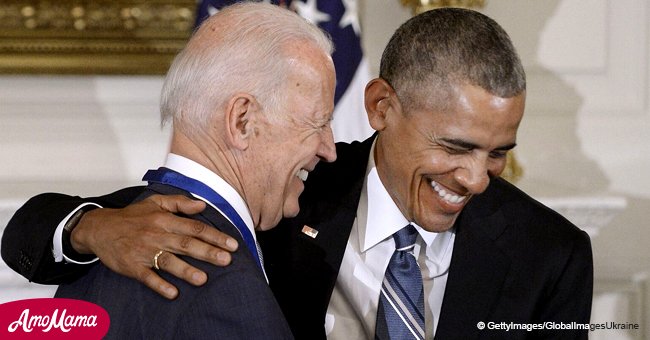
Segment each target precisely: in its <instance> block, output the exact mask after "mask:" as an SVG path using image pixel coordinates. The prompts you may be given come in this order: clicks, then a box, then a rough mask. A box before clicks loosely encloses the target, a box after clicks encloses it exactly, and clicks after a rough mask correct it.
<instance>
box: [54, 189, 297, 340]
mask: <svg viewBox="0 0 650 340" xmlns="http://www.w3.org/2000/svg"><path fill="white" fill-rule="evenodd" d="M152 194H181V195H187V196H189V194H188V193H187V192H185V191H182V190H179V189H176V188H173V187H169V186H166V185H160V184H152V185H150V186H149V187H147V189H146V190H145V192H144V193H143V195H141V197H140V198H141V199H143V198H145V197H147V196H149V195H152ZM192 218H195V219H197V220H200V221H202V222H204V223H207V224H210V225H212V226H214V227H215V228H218V229H220V230H221V231H223V232H225V233H227V234H229V235H230V236H232V237H234V238H236V239H237V240H238V241H239V242H240V244H242V245H244V242H243V241H242V238H241V236H240V235H239V232H238V231H237V229H236V228H235V226H233V225H232V224H231V223H230V222H228V220H227V219H226V218H224V217H223V215H221V214H220V213H219V212H218V211H216V210H215V209H214V208H212V207H211V206H208V207H207V208H206V209H205V210H204V211H203V212H201V213H200V214H198V215H195V216H192ZM184 259H185V260H186V261H189V262H190V263H191V264H192V265H194V266H196V267H198V268H200V269H202V270H204V271H205V272H206V273H207V274H208V278H209V279H208V282H207V283H206V285H205V286H203V287H194V286H192V285H190V284H188V283H186V282H184V281H182V280H179V279H176V278H174V277H172V276H171V275H168V274H166V273H165V272H160V274H161V275H162V276H163V277H164V278H165V279H166V280H169V281H170V282H171V283H172V284H174V285H176V287H178V289H179V297H178V298H177V299H175V300H173V301H169V300H167V299H165V298H163V297H161V296H159V295H158V294H156V293H154V292H153V291H151V290H149V289H148V288H146V287H145V286H143V285H142V284H140V283H138V282H137V281H134V280H132V279H130V278H126V277H123V276H121V275H118V274H115V273H113V272H112V271H111V270H110V269H108V268H107V267H105V266H104V265H102V264H101V263H100V262H96V263H95V264H94V265H92V268H91V269H90V270H89V271H88V273H87V274H86V275H84V276H83V277H82V278H80V279H79V280H76V281H73V282H72V283H68V284H63V285H61V286H59V289H58V290H57V292H56V294H55V297H64V298H73V299H81V300H86V301H90V302H93V303H96V304H98V305H100V306H102V307H103V308H104V309H106V310H107V312H108V314H109V316H110V318H111V325H110V328H109V331H108V335H107V337H106V338H110V339H262V338H263V339H293V336H292V334H291V330H290V329H289V326H288V324H287V322H286V320H285V319H284V317H283V315H282V311H281V310H280V307H279V306H278V304H277V302H276V300H275V298H274V297H273V293H272V292H271V290H270V289H269V286H268V284H267V283H266V279H265V278H264V275H263V273H262V271H261V270H260V268H259V267H258V265H257V263H256V262H255V260H254V259H253V257H252V256H251V253H250V251H249V250H248V248H246V246H243V247H240V248H239V249H238V250H237V251H236V252H235V253H233V257H232V264H231V265H229V266H227V267H216V266H212V265H209V264H207V263H205V262H201V261H197V260H194V259H189V258H184Z"/></svg>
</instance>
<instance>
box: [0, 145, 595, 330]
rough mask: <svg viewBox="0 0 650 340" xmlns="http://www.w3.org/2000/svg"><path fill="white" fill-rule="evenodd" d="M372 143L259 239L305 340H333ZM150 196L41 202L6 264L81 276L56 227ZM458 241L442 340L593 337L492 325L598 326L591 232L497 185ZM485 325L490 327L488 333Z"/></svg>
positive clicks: (318, 181)
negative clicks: (55, 254) (330, 318)
mask: <svg viewBox="0 0 650 340" xmlns="http://www.w3.org/2000/svg"><path fill="white" fill-rule="evenodd" d="M371 144H372V138H370V139H368V140H366V141H364V142H363V143H359V142H355V143H352V144H344V143H337V155H338V158H337V161H336V162H335V163H324V164H319V165H318V167H317V168H316V170H315V171H313V172H312V173H311V174H310V175H309V179H308V182H307V183H306V185H305V191H304V192H303V194H302V195H301V197H300V200H301V204H300V207H301V211H300V214H299V215H298V216H297V217H296V218H294V219H285V220H283V221H282V222H281V223H280V225H279V226H278V227H276V228H275V229H272V230H270V231H267V232H264V233H258V238H259V241H260V243H261V244H262V248H263V251H264V260H265V265H266V267H267V274H268V275H269V280H270V284H271V288H272V289H273V292H274V293H275V296H276V298H277V299H278V302H279V303H280V305H281V307H282V310H283V312H284V313H285V316H286V317H287V320H288V321H289V324H290V326H291V329H292V331H293V332H294V335H295V336H296V338H300V339H318V338H325V331H324V327H323V326H324V320H325V314H326V311H327V306H328V304H329V299H330V296H331V294H332V290H333V288H334V284H335V283H336V277H337V275H338V270H339V266H340V264H341V260H342V258H343V254H344V250H345V244H346V243H347V239H348V236H349V233H350V229H351V227H352V223H353V221H354V218H355V215H356V209H357V204H358V202H359V197H360V193H361V188H362V185H363V180H364V175H365V169H366V165H367V160H368V155H369V152H370V146H371ZM141 190H142V189H141V188H130V189H125V190H123V191H121V192H117V193H114V194H112V196H111V195H108V196H104V197H99V198H91V199H87V200H84V199H81V198H79V197H64V196H59V195H58V194H44V195H39V196H36V197H34V198H32V199H30V200H29V201H28V202H27V203H26V204H25V205H24V206H23V207H22V208H21V209H20V210H19V211H18V212H17V213H16V214H15V215H14V217H13V218H12V220H11V221H10V223H9V224H8V226H7V229H6V230H5V235H4V236H3V244H2V257H3V259H4V260H5V262H7V264H9V266H10V267H12V268H13V269H14V270H16V271H17V272H19V273H21V274H22V275H23V276H25V277H27V278H28V279H30V280H32V281H35V282H39V283H59V282H62V281H65V280H70V279H72V278H76V277H78V276H79V275H81V274H80V272H81V271H82V270H83V269H80V268H79V267H78V266H76V265H63V264H60V263H54V261H53V259H52V256H51V254H49V251H46V250H47V249H50V247H51V244H52V243H51V240H52V235H53V233H54V229H55V228H56V225H57V224H58V223H59V222H60V221H61V220H62V219H63V218H64V217H65V216H66V215H67V214H68V213H69V212H70V211H72V210H73V209H74V208H76V207H77V206H78V205H79V204H80V203H82V202H84V201H93V202H97V203H99V204H102V205H104V206H106V207H112V206H122V205H124V204H125V201H129V198H131V199H132V198H133V197H134V196H135V195H137V194H138V193H139V192H140V191H141ZM39 212H40V213H39ZM39 214H42V215H41V216H39ZM303 225H308V226H310V227H312V228H314V229H317V230H318V231H319V233H318V236H317V237H316V238H311V237H308V236H307V235H305V234H303V233H302V232H301V230H302V227H303ZM456 233H457V234H456V240H455V243H454V252H453V256H452V261H451V266H450V269H449V276H448V280H447V286H446V289H445V295H444V299H443V304H442V310H441V313H440V320H439V323H438V328H437V332H436V338H437V339H477V338H497V339H498V338H508V339H510V338H515V339H516V338H560V339H567V338H586V337H587V332H586V331H572V330H555V331H545V330H535V331H530V332H529V331H512V330H511V331H508V332H504V331H498V330H490V329H487V328H488V326H489V325H488V323H489V322H495V323H501V322H506V323H510V322H513V323H535V324H538V323H543V322H556V323H557V324H556V325H560V326H561V324H560V323H564V324H570V323H572V322H575V323H581V324H582V323H588V322H589V317H590V312H591V299H592V287H593V268H592V267H593V265H592V263H593V262H592V254H591V246H590V241H589V237H588V236H587V234H586V233H584V232H583V231H580V230H579V229H578V228H576V227H575V226H573V225H572V224H571V223H570V222H568V221H567V220H566V219H564V218H563V217H561V216H560V215H558V214H557V213H555V212H553V211H552V210H550V209H548V208H546V207H544V206H543V205H541V204H540V203H538V202H536V201H535V200H533V199H532V198H530V197H529V196H527V195H526V194H524V193H523V192H521V191H519V190H518V189H517V188H515V187H514V186H512V185H510V184H509V183H507V182H506V181H504V180H502V179H498V178H495V179H492V181H491V183H490V185H489V187H488V189H487V190H486V192H485V193H483V194H481V195H478V196H476V197H474V198H472V200H471V201H470V202H469V203H468V205H467V206H466V207H465V209H464V210H463V212H462V213H461V214H460V216H459V218H458V219H457V222H456ZM32 237H33V238H32ZM44 249H45V250H44ZM478 322H484V323H485V324H486V327H485V328H486V329H484V330H482V331H480V330H479V329H478V327H477V323H478ZM571 325H572V326H574V328H575V325H573V324H571ZM549 326H552V325H549ZM565 328H566V326H565Z"/></svg>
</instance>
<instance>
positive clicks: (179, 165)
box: [165, 153, 255, 235]
mask: <svg viewBox="0 0 650 340" xmlns="http://www.w3.org/2000/svg"><path fill="white" fill-rule="evenodd" d="M165 167H166V168H168V169H171V170H174V171H176V172H179V173H181V174H183V175H185V176H187V177H190V178H193V179H195V180H197V181H199V182H202V183H203V184H205V185H207V186H209V187H210V188H211V189H212V190H214V191H216V192H218V193H219V195H221V197H223V198H224V199H225V200H226V201H227V202H228V203H229V204H230V205H231V206H232V207H233V208H234V209H235V211H236V212H237V214H239V216H240V217H241V219H242V220H243V221H244V223H246V226H247V227H248V229H250V231H251V233H253V235H255V226H254V225H253V218H252V217H251V213H250V211H249V210H248V206H247V205H246V202H245V201H244V199H243V198H242V197H241V196H240V195H239V193H238V192H237V190H235V188H233V187H232V186H231V185H230V184H228V182H226V181H225V180H224V179H223V178H221V177H220V176H219V175H217V174H215V173H214V172H212V171H211V170H209V169H208V168H206V167H204V166H203V165H201V164H199V163H197V162H195V161H193V160H191V159H188V158H185V157H183V156H179V155H176V154H173V153H170V154H168V155H167V161H166V162H165ZM192 195H193V196H195V197H197V198H200V199H201V200H203V201H205V202H206V203H209V202H208V201H206V200H205V199H204V198H202V197H200V196H198V195H195V194H194V193H192ZM217 210H219V209H217ZM224 216H225V215H224ZM226 218H228V216H226ZM229 220H230V219H229ZM230 222H231V223H232V221H230Z"/></svg>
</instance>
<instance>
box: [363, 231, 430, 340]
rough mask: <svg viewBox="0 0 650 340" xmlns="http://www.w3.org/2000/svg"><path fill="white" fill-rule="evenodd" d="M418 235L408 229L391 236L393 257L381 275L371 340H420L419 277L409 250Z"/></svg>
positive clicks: (421, 306) (421, 305)
mask: <svg viewBox="0 0 650 340" xmlns="http://www.w3.org/2000/svg"><path fill="white" fill-rule="evenodd" d="M417 235H418V232H417V230H415V228H414V227H413V226H412V225H410V224H409V225H408V226H406V227H404V228H402V229H401V230H399V231H398V232H396V233H395V234H393V238H394V239H395V253H393V256H392V257H391V258H390V262H388V268H387V269H386V273H385V274H384V281H383V283H382V285H381V294H380V296H379V307H378V309H377V326H376V328H375V339H382V340H383V339H424V336H425V331H424V329H425V328H424V290H423V288H422V274H421V273H420V267H419V266H418V263H417V260H416V259H415V256H413V254H412V253H411V250H412V249H413V247H414V246H415V239H416V238H417Z"/></svg>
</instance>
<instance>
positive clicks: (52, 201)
mask: <svg viewBox="0 0 650 340" xmlns="http://www.w3.org/2000/svg"><path fill="white" fill-rule="evenodd" d="M141 192H142V187H138V188H127V189H123V190H120V191H117V192H115V193H112V194H110V195H106V196H102V197H96V198H89V199H83V198H80V197H72V196H66V195H61V194H42V195H38V196H35V197H33V198H32V199H30V200H29V201H28V202H27V203H25V205H23V206H22V207H21V208H20V209H19V210H18V211H17V212H16V214H15V215H14V216H13V218H12V219H11V221H10V222H9V224H8V225H7V228H6V229H5V232H4V235H3V237H2V258H3V259H4V260H5V262H7V264H8V265H9V266H10V267H11V268H12V269H14V270H15V271H17V272H18V273H20V274H21V275H23V276H25V277H26V278H27V279H29V280H30V281H34V282H38V283H45V284H60V283H63V282H68V281H71V280H74V279H76V278H78V277H80V276H82V275H83V274H84V273H85V271H86V269H85V268H86V267H85V266H84V265H77V264H72V263H65V261H64V262H55V260H54V256H53V255H52V239H53V235H54V231H55V229H56V228H57V226H58V224H59V223H61V221H62V220H63V219H64V218H65V217H66V216H67V215H68V214H69V213H70V212H71V211H73V210H74V209H76V208H77V207H79V205H81V204H82V203H85V202H93V203H97V204H99V205H101V206H103V207H105V208H103V209H94V210H91V211H88V212H86V213H85V214H84V215H83V216H82V218H81V220H79V223H78V224H77V226H76V228H75V229H74V230H73V232H72V236H71V240H70V241H71V245H72V247H73V249H74V250H75V251H76V252H78V253H81V254H96V255H97V256H98V257H99V258H100V260H101V261H102V262H103V263H104V264H105V265H106V266H107V267H109V268H110V269H112V270H114V271H115V272H117V273H119V274H121V275H125V276H128V277H131V278H135V279H137V280H138V281H140V282H142V283H144V284H145V285H146V286H148V287H149V288H151V289H153V290H155V291H156V292H158V293H159V294H161V295H163V296H165V297H167V298H174V297H176V295H177V294H178V291H177V289H176V288H175V287H174V286H172V285H171V284H169V283H168V282H167V281H165V280H163V279H162V278H161V277H160V276H158V274H157V273H156V272H154V271H153V270H152V268H151V267H152V262H151V261H152V258H153V256H154V255H155V254H156V253H157V252H158V251H159V250H165V253H164V254H163V255H161V256H160V257H159V258H158V260H159V261H158V263H159V266H160V268H161V270H165V271H168V272H170V273H171V274H172V275H174V276H177V277H180V278H182V279H184V280H186V281H188V282H190V283H192V284H195V285H201V284H203V283H205V281H206V280H207V276H206V275H205V273H204V272H203V271H200V270H198V269H196V268H195V267H192V266H190V265H189V264H187V263H186V262H185V261H182V260H180V259H179V258H178V257H176V256H175V255H174V254H183V255H188V256H191V257H194V258H197V259H200V260H203V261H207V262H210V263H213V264H215V265H227V264H228V263H230V254H229V252H230V251H234V250H235V249H236V248H237V242H236V241H235V240H234V239H232V238H230V237H228V236H227V235H225V234H223V233H221V232H219V231H218V230H216V229H215V228H211V227H208V226H207V225H205V224H202V223H200V222H197V221H195V220H191V219H188V218H183V217H179V216H176V215H174V214H173V213H181V214H188V215H189V214H195V213H198V212H200V211H202V210H203V209H204V208H205V203H203V202H201V201H194V200H191V199H189V198H187V197H184V196H160V195H154V196H151V197H149V198H147V199H145V200H143V201H140V202H138V203H135V204H131V205H128V206H126V205H127V204H128V203H129V202H131V201H132V200H133V199H134V198H135V197H136V196H137V195H139V194H140V193H141ZM124 206H126V207H125V208H122V209H119V208H121V207H124Z"/></svg>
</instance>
